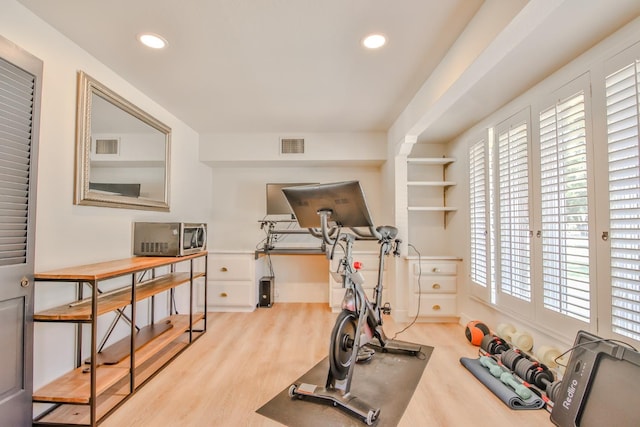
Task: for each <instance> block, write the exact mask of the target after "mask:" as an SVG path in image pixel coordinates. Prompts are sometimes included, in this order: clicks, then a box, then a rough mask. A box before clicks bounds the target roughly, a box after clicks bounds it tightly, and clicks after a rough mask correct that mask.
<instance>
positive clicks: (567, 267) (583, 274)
mask: <svg viewBox="0 0 640 427" xmlns="http://www.w3.org/2000/svg"><path fill="white" fill-rule="evenodd" d="M540 188H541V213H542V215H541V220H542V278H543V295H544V302H543V304H544V307H545V308H547V309H550V310H553V311H555V312H558V313H561V314H564V315H567V316H570V317H573V318H576V319H579V320H581V321H584V322H587V323H588V322H589V321H590V294H589V232H588V230H589V227H588V224H589V222H588V220H589V218H588V203H587V202H588V199H587V147H586V122H585V99H584V93H582V92H581V93H579V94H577V95H574V96H572V97H570V98H568V99H566V100H564V101H560V102H558V103H557V104H556V105H555V106H553V107H551V108H549V109H547V110H545V111H542V112H541V113H540Z"/></svg>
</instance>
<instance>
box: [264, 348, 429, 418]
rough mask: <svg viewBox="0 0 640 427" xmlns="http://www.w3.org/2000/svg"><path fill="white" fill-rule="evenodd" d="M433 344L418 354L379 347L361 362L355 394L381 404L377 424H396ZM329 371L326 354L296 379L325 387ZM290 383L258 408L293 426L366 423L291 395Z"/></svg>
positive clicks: (352, 386) (328, 407) (427, 359)
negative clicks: (367, 359) (385, 350)
mask: <svg viewBox="0 0 640 427" xmlns="http://www.w3.org/2000/svg"><path fill="white" fill-rule="evenodd" d="M432 352H433V347H430V346H427V345H423V346H422V351H421V353H420V354H419V355H418V356H412V355H409V354H402V353H383V352H382V351H381V350H380V349H379V348H376V354H375V355H374V356H373V359H371V361H369V362H367V363H358V365H356V367H355V371H354V374H353V379H352V383H351V394H352V395H354V396H356V397H357V398H358V399H359V400H362V401H364V402H367V403H368V404H369V405H370V406H372V407H376V408H380V416H379V417H378V419H377V420H376V421H375V422H374V423H373V425H374V426H378V427H383V426H389V427H392V426H396V425H397V424H398V422H399V421H400V418H402V415H403V414H404V411H405V409H407V405H408V404H409V401H410V400H411V397H412V396H413V392H414V391H415V389H416V386H417V385H418V383H419V382H420V378H421V377H422V372H423V371H424V368H425V367H426V366H427V362H428V361H429V358H430V357H431V353H432ZM328 372H329V359H328V358H327V357H325V358H324V359H323V360H322V361H320V362H319V363H318V364H316V365H315V366H314V367H313V368H311V370H309V371H308V372H307V373H305V374H304V375H303V376H301V377H300V378H298V379H297V380H295V381H292V382H291V384H293V383H298V384H299V383H308V384H316V385H319V386H321V387H324V385H325V383H326V381H327V373H328ZM288 391H289V386H288V385H287V387H286V388H285V389H284V390H283V391H282V392H280V393H279V394H277V395H276V396H275V397H274V398H273V399H271V400H270V401H269V402H267V403H266V404H264V405H263V406H262V407H261V408H259V409H258V410H256V412H257V413H259V414H261V415H263V416H265V417H268V418H271V419H272V420H275V421H278V422H280V423H282V424H284V425H286V426H289V427H326V426H342V427H347V426H353V427H362V426H365V425H366V424H365V423H364V422H363V421H362V420H360V419H359V418H356V417H353V416H351V415H349V414H348V413H346V412H343V411H342V410H340V409H338V408H334V407H333V406H331V405H330V404H329V403H328V402H327V403H324V402H319V401H317V400H311V399H308V398H304V399H297V398H294V399H292V398H290V397H289V392H288Z"/></svg>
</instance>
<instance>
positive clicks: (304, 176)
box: [209, 162, 392, 302]
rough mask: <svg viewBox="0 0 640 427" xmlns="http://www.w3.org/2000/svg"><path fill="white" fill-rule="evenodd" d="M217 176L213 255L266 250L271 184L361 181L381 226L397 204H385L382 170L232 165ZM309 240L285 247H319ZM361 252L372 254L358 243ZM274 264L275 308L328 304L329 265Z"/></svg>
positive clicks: (293, 239) (218, 169)
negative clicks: (387, 211)
mask: <svg viewBox="0 0 640 427" xmlns="http://www.w3.org/2000/svg"><path fill="white" fill-rule="evenodd" d="M212 172H213V188H212V192H211V195H212V214H211V217H210V220H209V227H210V228H209V249H210V250H212V251H220V252H224V251H253V250H255V249H256V248H259V247H260V246H261V244H262V241H263V239H264V237H265V231H264V230H261V229H260V223H259V221H260V220H262V219H263V218H264V217H265V214H266V184H267V183H268V182H318V183H326V182H336V181H348V180H359V181H360V183H361V185H362V188H363V190H364V192H365V196H366V198H367V204H368V206H369V209H370V211H371V214H372V217H373V220H374V221H375V222H377V223H378V221H382V218H384V215H383V213H382V212H383V210H384V209H387V208H388V207H389V205H390V204H392V202H388V203H387V202H385V201H384V197H383V190H382V182H381V173H380V167H378V166H366V165H360V166H358V165H351V166H349V167H344V166H304V165H303V164H300V163H298V164H293V165H290V166H279V167H277V166H269V165H267V166H262V165H260V164H254V165H248V164H243V163H240V164H236V163H235V162H230V163H229V164H226V165H225V164H221V163H216V164H214V165H213V166H212ZM274 218H280V219H286V217H284V218H283V217H274ZM282 228H284V226H283V227H282ZM305 237H306V238H305V239H301V238H300V237H298V236H288V237H286V240H284V241H282V242H281V243H280V244H281V245H282V246H284V247H290V246H302V245H307V244H309V245H313V243H314V241H316V242H317V244H318V245H319V242H320V241H319V240H316V239H313V238H311V236H305ZM307 242H308V243H307ZM357 249H362V250H370V249H371V245H370V244H369V243H368V242H358V243H357V244H356V250H357ZM271 258H272V262H273V266H274V272H275V276H276V293H277V295H276V302H300V301H304V302H327V301H328V286H329V275H328V261H327V259H326V258H325V257H324V256H319V255H313V256H309V255H305V256H301V255H298V256H281V255H273V256H272V257H271ZM257 275H258V276H260V275H262V273H261V272H259V273H258V274H257Z"/></svg>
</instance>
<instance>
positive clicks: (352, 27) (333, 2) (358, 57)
mask: <svg viewBox="0 0 640 427" xmlns="http://www.w3.org/2000/svg"><path fill="white" fill-rule="evenodd" d="M18 1H19V2H20V3H22V4H23V5H25V6H26V7H28V8H29V9H30V10H32V11H33V12H34V13H35V14H36V15H38V16H40V17H41V18H42V19H43V20H44V21H46V22H48V23H49V24H50V25H52V26H53V27H54V28H56V29H57V30H58V31H60V32H61V33H63V34H65V35H66V36H67V37H69V38H70V39H71V40H73V41H74V42H75V43H77V44H78V45H79V46H81V47H82V48H84V49H85V50H86V51H88V52H89V53H90V54H92V55H93V56H94V57H96V58H97V59H98V60H100V61H101V62H103V63H105V64H106V65H108V66H109V67H110V68H112V69H113V70H114V71H115V72H117V73H118V74H120V75H121V76H122V77H123V78H125V79H126V80H128V81H129V82H130V83H132V84H133V85H135V86H136V87H138V88H139V89H140V90H141V91H143V92H144V93H145V94H147V95H148V96H150V97H151V98H152V99H154V100H155V101H156V102H158V103H159V104H161V105H162V106H164V107H165V108H166V109H167V110H169V111H171V112H172V113H173V114H175V115H176V116H177V117H179V118H180V119H182V120H183V121H184V122H186V123H187V124H189V125H190V126H191V127H192V128H193V129H195V130H196V131H198V132H200V133H228V132H241V133H248V132H372V131H387V130H388V129H389V128H390V127H391V125H392V124H393V123H394V122H395V121H396V119H397V118H398V116H399V115H400V114H401V113H402V111H403V109H404V108H405V107H406V106H407V104H408V103H409V102H410V101H411V99H412V98H413V96H414V95H415V94H416V92H417V91H418V89H420V87H421V86H422V85H423V84H424V83H425V82H426V81H428V79H429V77H430V75H431V74H432V72H433V70H434V69H436V67H437V66H438V64H439V63H440V62H441V61H442V60H443V58H446V55H447V53H448V52H450V49H451V47H452V45H453V44H454V43H455V42H456V39H458V37H459V36H460V34H461V33H462V32H463V30H465V27H466V26H467V25H468V24H469V22H470V21H471V20H472V18H473V17H474V15H475V14H476V13H477V12H478V11H479V10H480V7H481V6H482V5H483V3H493V5H494V6H495V4H496V2H497V3H502V4H503V5H504V6H507V5H508V6H509V7H510V8H512V9H513V8H514V6H513V5H514V3H513V2H514V1H515V2H516V4H517V10H516V12H517V11H519V10H520V8H521V7H522V5H523V4H525V3H527V2H526V0H487V1H486V2H483V1H482V0H446V1H444V0H395V1H391V0H189V1H176V0H135V1H131V0H109V1H98V0H56V1H51V0H18ZM545 2H547V3H548V4H549V6H553V13H552V14H551V16H549V17H546V18H545V19H538V21H540V22H537V21H536V16H535V14H534V13H530V14H529V15H528V16H527V17H526V19H524V18H523V21H522V22H521V24H520V25H524V26H527V25H528V24H529V23H531V25H532V26H533V25H534V24H533V22H536V23H535V28H527V29H526V33H527V37H525V38H524V39H523V40H522V42H521V43H520V44H518V46H517V47H518V49H515V48H514V49H513V50H512V51H510V52H502V53H501V54H497V55H496V54H494V55H493V61H494V63H493V64H492V65H491V66H490V67H485V68H486V71H484V72H482V73H481V75H477V76H476V77H475V78H472V79H469V76H466V78H467V79H468V80H469V81H473V84H472V85H471V86H470V87H469V88H468V90H467V91H465V93H467V94H468V96H464V97H460V96H456V97H452V98H450V99H449V101H448V102H446V103H445V104H446V107H443V106H441V109H442V112H440V113H438V114H437V120H431V122H430V123H429V124H428V125H425V134H428V135H429V137H428V138H427V140H430V141H431V142H435V141H440V140H446V139H448V138H451V137H453V136H455V135H457V134H459V133H460V132H461V131H462V130H464V129H465V128H466V127H468V126H469V125H472V124H473V123H475V122H477V121H478V120H480V119H481V118H482V117H484V116H486V115H487V114H489V113H491V112H492V111H493V110H495V109H496V108H498V107H499V106H500V105H503V104H504V103H505V102H507V101H509V100H510V99H512V98H513V97H514V96H515V95H516V94H518V93H520V92H522V91H523V90H525V89H527V88H528V87H530V86H531V85H533V84H534V83H535V82H537V81H539V80H540V79H542V78H544V77H545V76H546V75H548V74H550V73H551V72H552V71H554V70H556V69H557V68H558V67H559V66H561V65H563V64H564V63H566V62H568V61H569V60H571V59H573V58H574V57H575V56H576V55H577V54H578V53H580V52H582V51H583V50H585V49H587V48H588V47H590V46H592V45H593V44H594V43H595V42H597V41H599V40H600V39H602V38H603V37H605V36H606V35H608V34H610V33H611V32H613V31H614V30H615V29H616V28H618V27H619V26H620V25H622V24H624V23H626V22H628V21H630V20H631V19H632V18H634V17H635V16H637V15H638V13H640V1H638V0H615V1H609V0H530V1H529V2H528V3H529V6H531V5H532V4H533V3H536V4H537V5H538V6H544V5H545ZM525 9H526V7H525V8H524V9H523V11H524V10H525ZM530 9H533V8H530ZM538 9H539V10H542V9H544V7H538ZM538 18H539V16H538ZM512 22H513V21H512ZM565 26H568V28H563V27H565ZM146 31H150V32H154V33H157V34H161V35H162V36H163V37H165V38H166V39H167V40H168V41H169V46H168V48H167V49H165V50H163V51H152V50H149V49H148V48H145V47H143V46H141V45H140V44H139V43H138V42H137V40H136V35H137V34H138V33H140V32H146ZM371 32H382V33H384V34H385V35H387V37H388V39H389V41H388V45H387V46H385V47H384V48H382V49H381V50H378V51H366V50H364V49H363V48H362V47H361V45H360V42H361V39H362V38H363V37H364V36H365V35H366V34H368V33H371ZM491 37H494V38H495V39H496V40H497V39H498V37H499V32H498V33H497V34H495V35H492V36H491ZM541 48H542V50H541ZM545 48H548V49H545ZM532 55H535V56H532ZM486 56H487V55H485V58H484V60H487V58H486ZM532 58H533V60H532ZM489 60H491V58H489ZM469 69H471V67H469ZM446 96H447V95H446V94H444V95H443V96H442V97H441V99H443V98H444V99H445V100H446ZM442 105H444V104H442ZM432 107H433V106H432ZM425 108H427V107H425ZM425 112H426V111H425ZM425 112H421V114H424V113H425Z"/></svg>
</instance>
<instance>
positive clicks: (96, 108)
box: [74, 71, 171, 211]
mask: <svg viewBox="0 0 640 427" xmlns="http://www.w3.org/2000/svg"><path fill="white" fill-rule="evenodd" d="M76 121H77V129H76V165H75V168H76V180H75V192H74V203H75V204H77V205H92V206H107V207H114V208H127V209H145V210H157V211H168V210H169V163H170V162H169V160H170V152H171V146H170V145H171V128H169V127H168V126H167V125H165V124H163V123H162V122H160V121H159V120H157V119H155V118H154V117H152V116H151V115H149V114H147V113H146V112H144V111H142V110H141V109H140V108H138V107H136V106H135V105H133V104H132V103H130V102H129V101H127V100H126V99H124V98H123V97H121V96H120V95H118V94H116V93H114V92H113V91H112V90H110V89H109V88H107V87H105V86H104V85H102V84H101V83H100V82H98V81H96V80H95V79H93V78H92V77H90V76H89V75H87V74H86V73H84V72H83V71H80V72H78V105H77V116H76Z"/></svg>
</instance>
